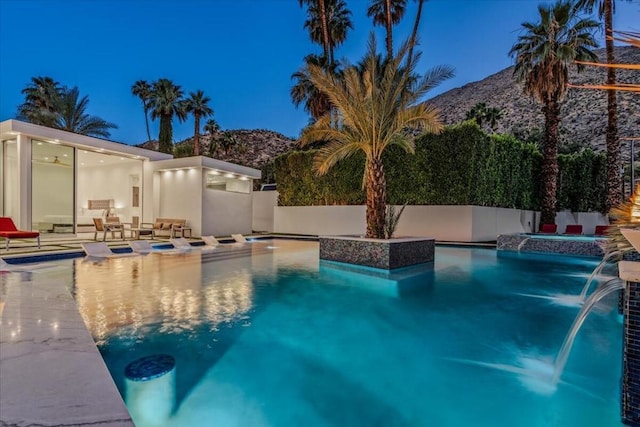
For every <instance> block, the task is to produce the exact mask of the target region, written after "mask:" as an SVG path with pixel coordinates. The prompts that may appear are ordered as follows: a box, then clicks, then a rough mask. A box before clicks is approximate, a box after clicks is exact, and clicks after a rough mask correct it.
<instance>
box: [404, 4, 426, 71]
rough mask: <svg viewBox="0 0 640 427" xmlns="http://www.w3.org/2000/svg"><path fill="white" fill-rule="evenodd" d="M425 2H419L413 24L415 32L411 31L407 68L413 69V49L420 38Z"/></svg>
mask: <svg viewBox="0 0 640 427" xmlns="http://www.w3.org/2000/svg"><path fill="white" fill-rule="evenodd" d="M423 5H424V0H418V11H417V12H416V20H415V21H414V22H413V30H412V31H411V38H410V39H409V54H408V55H407V68H411V62H413V48H414V47H415V45H416V40H417V38H418V27H419V26H420V18H421V17H422V6H423Z"/></svg>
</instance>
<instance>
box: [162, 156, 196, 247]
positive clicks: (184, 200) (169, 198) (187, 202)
mask: <svg viewBox="0 0 640 427" xmlns="http://www.w3.org/2000/svg"><path fill="white" fill-rule="evenodd" d="M155 178H156V181H157V182H158V184H159V187H158V200H157V205H158V208H157V210H155V211H154V215H153V219H152V221H153V220H155V219H156V218H175V219H186V220H187V225H189V226H191V228H192V232H193V235H194V236H200V235H201V232H202V205H203V200H202V170H201V169H191V170H182V169H181V170H172V171H162V172H156V176H155Z"/></svg>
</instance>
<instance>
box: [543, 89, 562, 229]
mask: <svg viewBox="0 0 640 427" xmlns="http://www.w3.org/2000/svg"><path fill="white" fill-rule="evenodd" d="M542 112H543V113H544V145H543V147H542V171H541V172H542V201H541V206H540V208H541V209H540V210H541V218H540V224H555V222H556V188H557V185H558V125H559V123H560V119H559V117H560V105H558V102H557V99H552V100H548V101H547V103H546V104H545V106H544V107H542Z"/></svg>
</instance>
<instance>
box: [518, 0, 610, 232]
mask: <svg viewBox="0 0 640 427" xmlns="http://www.w3.org/2000/svg"><path fill="white" fill-rule="evenodd" d="M538 12H539V13H540V22H538V23H531V22H524V23H523V24H522V26H523V28H524V33H523V34H522V35H521V36H520V37H519V38H518V41H517V42H516V43H515V44H514V45H513V47H512V48H511V51H510V52H509V55H510V56H511V57H514V58H515V60H516V65H515V69H514V75H515V77H516V79H517V80H518V81H521V82H524V92H525V93H526V94H528V95H531V96H533V97H535V98H537V99H538V101H540V103H542V112H543V114H544V118H545V131H544V140H543V147H542V157H543V160H542V188H543V194H542V202H541V205H542V206H541V211H542V215H541V224H554V223H555V216H556V187H557V180H558V159H557V157H558V127H559V124H560V117H559V116H560V102H561V101H562V99H563V97H564V95H565V94H566V93H567V88H568V87H567V85H568V83H569V82H568V68H569V65H571V64H573V63H574V61H575V60H591V61H593V60H596V55H595V54H594V53H593V52H592V51H591V50H589V49H590V48H594V47H596V46H597V43H596V41H595V39H594V37H593V32H594V31H595V30H597V28H598V23H597V22H595V21H594V20H591V19H582V18H580V16H579V15H577V13H576V11H575V10H574V8H573V7H572V5H571V3H570V2H569V1H562V0H560V1H558V2H557V3H555V4H554V5H552V6H545V5H540V6H538ZM577 66H578V70H579V71H580V70H581V69H582V68H583V66H582V65H580V64H578V65H577Z"/></svg>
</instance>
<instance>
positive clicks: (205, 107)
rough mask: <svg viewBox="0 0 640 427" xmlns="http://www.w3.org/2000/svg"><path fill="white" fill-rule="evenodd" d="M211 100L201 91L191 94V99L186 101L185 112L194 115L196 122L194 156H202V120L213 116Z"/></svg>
mask: <svg viewBox="0 0 640 427" xmlns="http://www.w3.org/2000/svg"><path fill="white" fill-rule="evenodd" d="M209 101H211V98H209V97H208V96H204V92H203V91H201V90H199V91H197V92H191V93H190V94H189V98H187V99H186V100H185V101H184V110H185V112H187V113H191V114H193V118H194V120H195V130H194V133H193V155H194V156H199V155H200V118H206V117H209V116H211V115H212V114H213V109H212V108H211V107H209Z"/></svg>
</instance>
